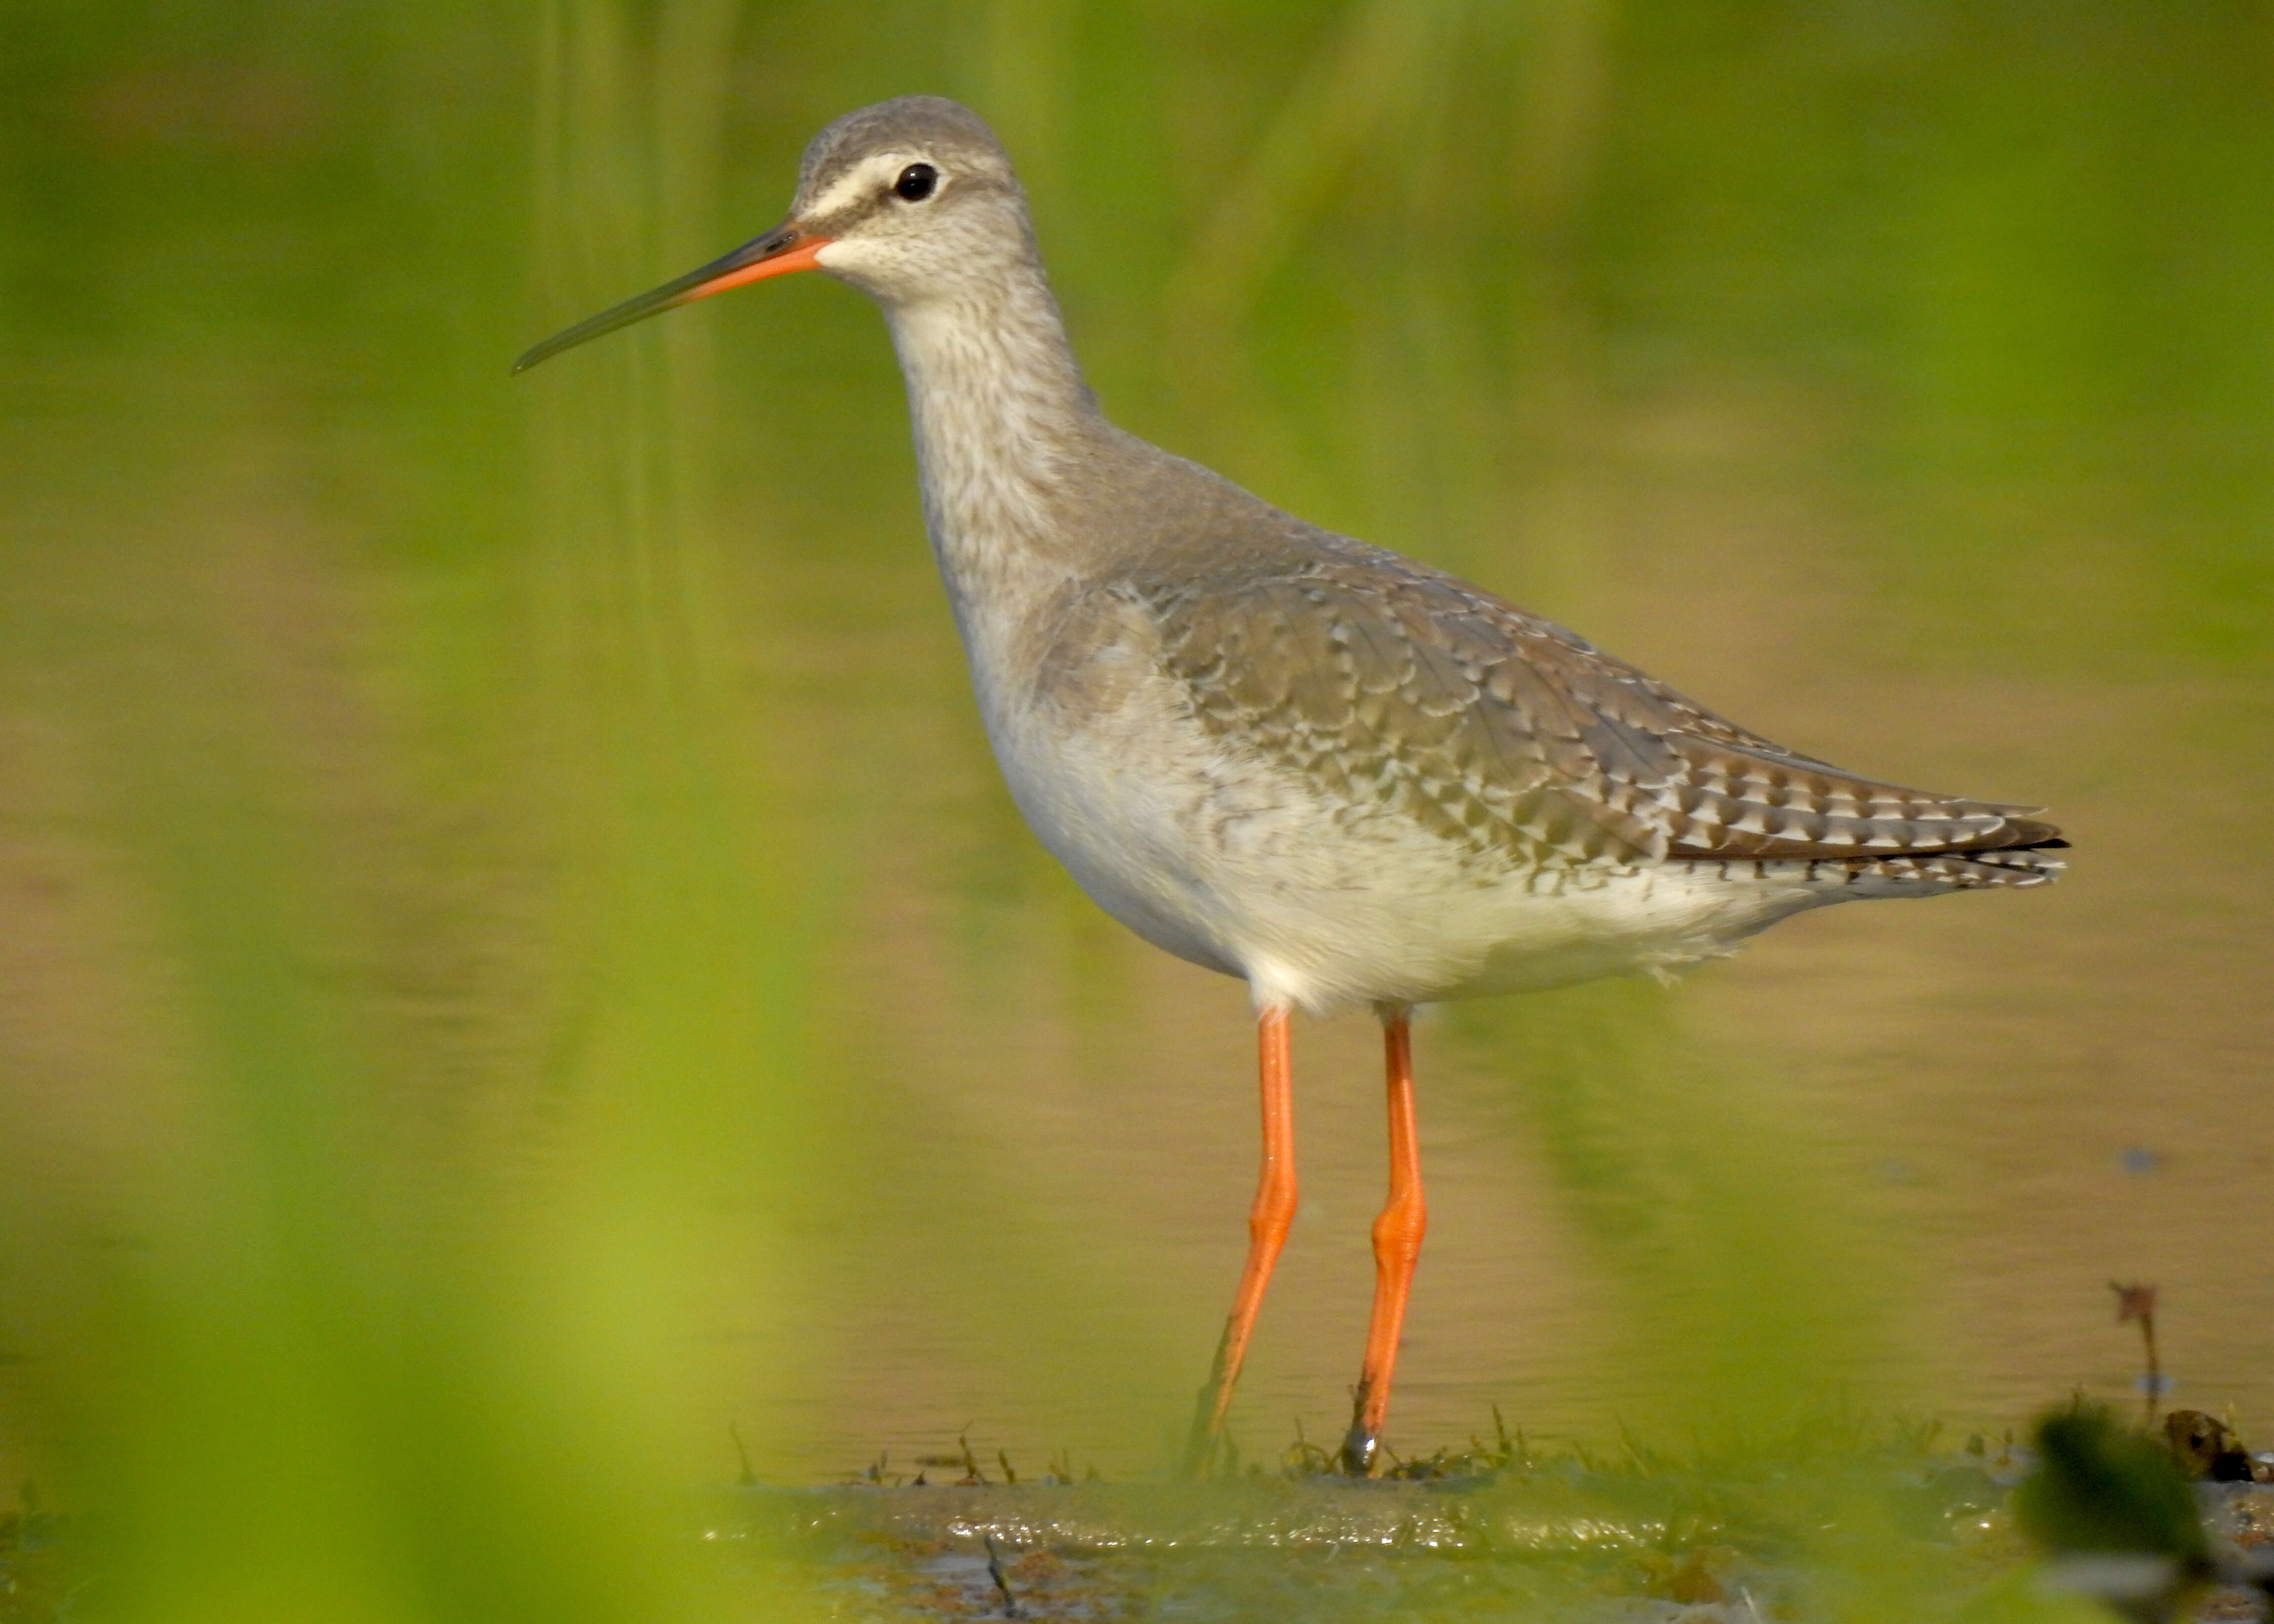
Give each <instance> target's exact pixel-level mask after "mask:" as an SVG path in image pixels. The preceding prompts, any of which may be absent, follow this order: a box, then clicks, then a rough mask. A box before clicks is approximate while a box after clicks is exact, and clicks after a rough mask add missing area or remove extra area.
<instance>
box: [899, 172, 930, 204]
mask: <svg viewBox="0 0 2274 1624" xmlns="http://www.w3.org/2000/svg"><path fill="white" fill-rule="evenodd" d="M938 184H939V171H938V170H937V169H934V168H932V167H931V165H930V164H929V163H912V164H910V165H908V167H907V169H902V170H901V171H900V179H898V180H896V181H894V182H893V183H892V195H893V196H894V197H896V198H899V199H901V200H902V201H904V202H908V203H921V202H922V201H923V200H924V199H926V198H928V197H930V196H931V194H932V192H933V189H934V188H936V187H937V185H938Z"/></svg>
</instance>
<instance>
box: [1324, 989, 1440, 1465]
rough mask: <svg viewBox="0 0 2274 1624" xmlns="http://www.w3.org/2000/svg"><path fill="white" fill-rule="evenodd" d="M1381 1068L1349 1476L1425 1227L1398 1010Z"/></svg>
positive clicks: (1373, 1409) (1393, 1351)
mask: <svg viewBox="0 0 2274 1624" xmlns="http://www.w3.org/2000/svg"><path fill="white" fill-rule="evenodd" d="M1382 1056H1383V1060H1384V1063H1385V1065H1384V1069H1385V1070H1386V1071H1388V1073H1389V1201H1388V1202H1387V1203H1385V1204H1384V1205H1383V1207H1382V1212H1381V1214H1380V1215H1379V1216H1378V1217H1376V1218H1375V1219H1374V1318H1373V1319H1372V1321H1371V1322H1370V1323H1369V1324H1368V1325H1367V1333H1366V1365H1365V1367H1364V1368H1363V1369H1361V1370H1360V1371H1359V1378H1358V1391H1357V1393H1356V1394H1355V1395H1353V1398H1354V1401H1355V1402H1353V1404H1352V1414H1351V1430H1350V1434H1349V1436H1347V1437H1346V1438H1344V1440H1343V1454H1342V1468H1343V1470H1344V1471H1345V1472H1347V1473H1349V1474H1350V1475H1351V1476H1352V1477H1365V1476H1367V1474H1368V1473H1369V1472H1371V1471H1372V1470H1374V1451H1375V1449H1376V1448H1377V1447H1379V1445H1380V1443H1381V1440H1382V1418H1383V1417H1386V1416H1387V1415H1388V1414H1389V1376H1390V1372H1391V1371H1392V1370H1393V1369H1394V1368H1395V1367H1396V1365H1397V1335H1398V1332H1399V1331H1400V1330H1401V1329H1402V1328H1403V1327H1404V1324H1405V1294H1406V1291H1407V1290H1408V1289H1409V1288H1411V1287H1412V1284H1413V1265H1414V1263H1415V1262H1416V1261H1417V1260H1418V1259H1419V1258H1420V1256H1421V1236H1422V1233H1423V1231H1425V1230H1426V1229H1427V1228H1428V1227H1429V1213H1428V1209H1427V1207H1424V1206H1423V1205H1422V1202H1421V1147H1420V1145H1419V1143H1418V1142H1417V1141H1416V1139H1415V1138H1414V1133H1413V1041H1412V1027H1411V1026H1410V1024H1409V1022H1408V1019H1407V1011H1406V1010H1405V1008H1404V1006H1403V1005H1385V1006H1384V1007H1383V1009H1382Z"/></svg>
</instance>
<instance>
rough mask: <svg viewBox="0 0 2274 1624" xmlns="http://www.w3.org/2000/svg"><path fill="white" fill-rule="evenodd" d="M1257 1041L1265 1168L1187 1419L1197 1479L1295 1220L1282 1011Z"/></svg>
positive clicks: (1289, 1074) (1189, 1461)
mask: <svg viewBox="0 0 2274 1624" xmlns="http://www.w3.org/2000/svg"><path fill="white" fill-rule="evenodd" d="M1255 1039H1256V1051H1257V1061H1258V1064H1257V1070H1258V1071H1260V1072H1261V1077H1262V1092H1263V1167H1262V1171H1261V1174H1260V1176H1259V1177H1257V1179H1256V1181H1255V1200H1254V1205H1252V1206H1251V1207H1249V1208H1248V1209H1247V1267H1245V1268H1243V1269H1242V1270H1241V1271H1240V1273H1239V1293H1238V1295H1237V1296H1235V1297H1233V1298H1232V1302H1231V1318H1230V1319H1226V1320H1225V1321H1224V1336H1223V1339H1222V1340H1221V1341H1219V1342H1217V1343H1216V1361H1215V1363H1214V1364H1213V1365H1211V1366H1210V1367H1209V1380H1208V1385H1207V1386H1206V1387H1202V1388H1201V1394H1200V1407H1199V1409H1198V1410H1196V1411H1195V1413H1194V1414H1193V1436H1192V1443H1191V1445H1190V1447H1189V1448H1188V1449H1187V1451H1186V1456H1185V1468H1186V1471H1187V1472H1189V1473H1190V1474H1192V1475H1193V1476H1195V1477H1197V1476H1201V1475H1204V1474H1205V1473H1206V1472H1207V1470H1209V1466H1210V1464H1211V1463H1212V1461H1213V1457H1214V1455H1215V1454H1216V1440H1217V1438H1218V1437H1219V1436H1220V1435H1221V1434H1222V1433H1223V1432H1224V1411H1225V1410H1229V1409H1230V1408H1231V1390H1232V1388H1233V1387H1236V1386H1238V1385H1239V1367H1240V1365H1241V1364H1242V1363H1244V1362H1245V1361H1246V1357H1247V1338H1248V1335H1249V1333H1250V1332H1252V1331H1254V1328H1255V1311H1256V1310H1257V1309H1259V1308H1261V1307H1262V1306H1263V1288H1264V1287H1265V1286H1266V1285H1268V1284H1269V1283H1270V1281H1271V1266H1272V1265H1273V1264H1274V1263H1276V1262H1277V1261H1278V1260H1279V1248H1280V1247H1281V1246H1282V1245H1284V1244H1285V1243H1286V1239H1287V1229H1288V1226H1289V1225H1290V1224H1291V1223H1293V1222H1295V1108H1294V1082H1293V1068H1292V1066H1291V1064H1290V1061H1289V1055H1288V1041H1287V1011H1285V1010H1284V1009H1270V1010H1266V1011H1263V1013H1262V1014H1261V1015H1260V1016H1259V1017H1257V1019H1256V1025H1255Z"/></svg>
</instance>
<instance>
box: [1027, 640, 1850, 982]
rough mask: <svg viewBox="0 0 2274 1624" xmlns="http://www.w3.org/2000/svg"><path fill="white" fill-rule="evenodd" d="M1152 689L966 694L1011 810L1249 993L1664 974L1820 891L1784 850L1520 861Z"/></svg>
mask: <svg viewBox="0 0 2274 1624" xmlns="http://www.w3.org/2000/svg"><path fill="white" fill-rule="evenodd" d="M1165 690H1166V685H1165V683H1161V684H1160V685H1159V686H1157V687H1156V685H1155V684H1154V683H1152V682H1142V681H1141V682H1139V683H1137V684H1135V685H1133V689H1132V690H1125V693H1124V695H1123V698H1124V700H1125V703H1121V704H1118V705H1117V706H1115V707H1114V708H1113V709H1112V710H1111V711H1110V712H1108V713H1106V714H1103V715H1099V714H1097V713H1095V712H1093V713H1090V714H1088V715H1085V716H1083V717H1082V718H1081V720H1080V723H1079V725H1078V726H1071V727H1068V726H1060V725H1059V724H1058V716H1057V715H1056V713H1055V712H1054V711H1052V710H1051V708H1050V707H1049V706H1048V705H1047V704H1024V705H1021V704H1017V703H1013V704H1007V705H999V704H988V703H985V701H986V699H988V698H993V697H998V696H996V695H986V696H983V704H984V705H985V709H986V710H987V711H988V718H987V719H988V724H989V734H990V739H991V740H992V741H993V743H994V746H995V749H996V755H997V758H998V761H999V762H1000V763H1001V764H1002V767H1003V771H1004V775H1005V778H1006V779H1007V781H1008V782H1009V785H1010V787H1011V792H1012V794H1013V798H1014V799H1016V801H1018V803H1019V807H1020V811H1021V812H1022V813H1024V814H1025V816H1026V818H1027V821H1028V823H1029V824H1030V825H1031V826H1032V827H1033V829H1034V831H1035V834H1036V835H1037V836H1038V837H1039V838H1041V840H1042V842H1043V845H1044V846H1046V847H1048V848H1049V849H1050V852H1051V853H1052V854H1053V855H1054V856H1056V857H1057V858H1058V861H1060V862H1062V863H1064V864H1065V867H1066V868H1067V869H1068V871H1069V872H1071V873H1072V874H1073V877H1074V879H1075V880H1076V882H1077V883H1080V884H1081V887H1082V889H1083V890H1084V891H1087V892H1088V894H1089V896H1090V897H1091V898H1093V899H1095V900H1096V902H1097V903H1098V905H1099V906H1102V907H1103V908H1104V909H1105V910H1106V911H1107V912H1108V913H1110V914H1112V915H1113V916H1114V917H1115V918H1117V919H1118V920H1120V921H1122V923H1124V924H1126V925H1127V926H1128V927H1129V928H1130V929H1133V930H1134V931H1135V932H1136V933H1137V934H1138V935H1140V936H1143V937H1144V938H1145V939H1146V940H1148V941H1149V942H1151V943H1153V944H1156V946H1159V947H1162V948H1163V949H1165V950H1167V951H1170V952H1171V953H1174V954H1176V955H1177V956H1178V957H1179V958H1182V959H1189V960H1190V961H1192V962H1193V963H1194V964H1199V965H1203V966H1207V967H1209V968H1210V969H1213V970H1220V971H1223V972H1224V973H1225V974H1232V975H1239V976H1243V977H1245V978H1246V980H1247V981H1249V982H1250V983H1251V984H1253V986H1254V989H1255V993H1256V996H1257V997H1258V999H1259V1000H1261V1001H1266V1002H1288V1003H1293V1004H1299V1005H1301V1006H1302V1007H1303V1008H1305V1009H1306V1010H1310V1011H1314V1012H1316V1011H1324V1010H1328V1009H1333V1008H1337V1007H1340V1006H1345V1005H1349V1004H1363V1003H1400V1004H1411V1003H1420V1002H1426V1001H1429V1000H1434V999H1440V998H1451V997H1463V996H1471V995H1474V994H1480V993H1488V992H1502V991H1514V990H1518V989H1530V988H1542V987H1554V986H1562V985H1566V984H1569V983H1571V982H1575V981H1590V980H1593V979H1594V978H1596V977H1599V976H1605V975H1618V974H1631V973H1634V972H1637V971H1647V972H1659V973H1662V972H1664V971H1667V970H1669V969H1672V968H1674V967H1676V966H1681V965H1684V964H1690V963H1695V962H1696V961H1698V960H1699V959H1706V958H1712V957H1715V956H1717V955H1719V954H1721V953H1724V952H1727V951H1728V950H1729V945H1730V944H1732V943H1734V942H1735V941H1736V940H1737V939H1739V938H1741V937H1743V936H1749V935H1751V933H1752V932H1754V931H1756V930H1758V929H1762V928H1763V927H1764V926H1766V925H1768V924H1770V923H1773V921H1776V920H1778V919H1780V918H1782V917H1784V916H1785V915H1786V914H1790V913H1793V912H1796V911H1797V910H1798V909H1801V908H1804V907H1808V906H1813V905H1814V904H1816V903H1818V902H1823V901H1829V900H1834V899H1835V897H1834V895H1833V894H1830V893H1827V892H1826V891H1824V890H1822V889H1821V888H1818V887H1815V886H1811V885H1808V884H1805V883H1803V882H1802V879H1801V875H1802V873H1803V871H1804V865H1799V864H1795V865H1790V866H1789V867H1790V868H1791V870H1792V873H1791V875H1790V876H1788V883H1778V880H1777V879H1776V878H1774V877H1772V878H1770V879H1767V880H1766V881H1765V880H1763V879H1760V878H1757V877H1752V876H1751V870H1750V868H1749V869H1748V877H1747V878H1746V879H1745V880H1743V881H1733V880H1730V879H1727V878H1723V877H1721V875H1720V873H1719V872H1718V870H1717V869H1714V868H1705V869H1703V870H1702V871H1701V869H1700V868H1698V867H1697V866H1694V865H1691V864H1688V863H1680V862H1676V863H1670V864H1650V865H1638V866H1629V867H1602V868H1589V869H1582V870H1579V871H1577V872H1569V871H1564V872H1558V871H1547V872H1527V871H1525V870H1521V869H1518V868H1516V867H1515V866H1514V865H1513V864H1512V863H1510V861H1508V860H1507V859H1506V858H1504V857H1502V856H1498V855H1485V856H1480V854H1478V853H1475V852H1474V851H1472V850H1471V849H1468V848H1465V847H1464V846H1459V845H1457V844H1456V843H1453V842H1449V841H1447V840H1445V839H1443V838H1441V837H1440V836H1438V835H1436V834H1434V833H1433V832H1431V831H1427V830H1426V829H1423V828H1422V827H1420V826H1419V825H1417V824H1415V823H1412V822H1411V821H1409V820H1407V819H1405V818H1404V817H1402V816H1397V815H1395V814H1391V813H1387V812H1382V811H1379V810H1366V809H1361V808H1353V807H1348V806H1340V807H1338V806H1337V805H1335V804H1334V803H1332V802H1330V801H1326V800H1324V799H1322V798H1321V795H1320V794H1319V793H1318V792H1317V790H1316V789H1315V788H1314V787H1313V786H1310V785H1308V784H1307V783H1306V782H1304V781H1303V780H1301V779H1299V778H1296V777H1295V776H1294V775H1292V774H1291V773H1286V772H1283V771H1279V770H1276V769H1275V768H1273V767H1271V766H1269V764H1267V763H1262V762H1261V761H1260V760H1258V759H1256V758H1254V757H1252V756H1239V755H1236V754H1234V753H1232V752H1231V751H1229V750H1227V749H1226V748H1224V745H1223V744H1222V743H1221V742H1220V741H1217V740H1216V739H1214V738H1211V737H1210V736H1209V735H1208V734H1206V733H1204V732H1203V731H1202V730H1201V727H1200V726H1198V725H1197V724H1196V723H1194V722H1193V721H1191V720H1190V719H1189V718H1187V717H1186V716H1185V715H1183V714H1182V713H1181V709H1180V707H1178V705H1177V704H1176V703H1174V695H1173V694H1172V693H1170V692H1168V691H1165ZM1780 867H1783V866H1782V865H1780Z"/></svg>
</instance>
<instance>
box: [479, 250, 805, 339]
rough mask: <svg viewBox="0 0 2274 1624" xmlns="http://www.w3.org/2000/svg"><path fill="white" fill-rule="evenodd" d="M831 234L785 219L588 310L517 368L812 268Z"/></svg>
mask: <svg viewBox="0 0 2274 1624" xmlns="http://www.w3.org/2000/svg"><path fill="white" fill-rule="evenodd" d="M831 240H832V239H830V238H828V237H816V236H814V235H812V234H811V233H810V232H809V231H807V230H806V229H805V228H804V227H803V226H801V225H799V224H798V223H797V222H795V221H794V220H790V221H784V222H782V223H781V224H780V225H778V226H776V227H775V228H774V229H772V230H771V231H769V232H767V233H766V234H765V235H764V237H754V238H753V239H751V240H750V241H749V242H747V243H745V244H742V246H741V247H740V248H737V249H735V250H734V252H732V253H729V254H723V255H721V256H720V257H719V258H718V259H713V260H712V261H711V263H710V264H708V265H701V266H697V267H696V268H695V269H693V270H691V271H689V272H688V273H687V274H686V275H684V276H681V277H679V278H677V279H676V280H675V281H672V282H666V283H664V284H663V286H661V287H660V288H651V289H648V290H647V291H646V292H645V293H643V294H639V295H637V296H636V297H632V298H629V299H626V300H625V301H624V302H623V303H622V304H621V305H614V306H611V307H610V308H609V309H606V310H604V311H602V312H600V313H599V315H597V316H588V317H586V318H585V319H584V320H582V321H580V322H578V323H577V324H576V326H575V327H568V328H565V329H563V330H562V331H561V332H558V333H555V334H554V335H553V336H552V337H550V338H548V339H546V341H545V342H543V343H541V344H538V345H536V346H534V347H533V348H531V349H530V350H526V351H524V352H523V355H522V357H521V359H519V360H518V361H516V362H515V363H514V364H513V370H514V371H515V372H527V371H528V370H529V369H530V368H531V367H532V366H535V365H537V364H538V362H539V361H549V360H551V359H552V358H553V357H554V356H557V355H559V354H560V353H561V351H562V350H574V349H575V348H576V346H577V345H579V344H581V343H583V342H585V341H586V340H587V339H593V338H598V337H599V336H600V335H602V334H603V333H613V332H614V331H615V330H616V329H617V328H618V327H629V326H631V324H632V323H633V322H635V321H644V320H647V319H648V318H649V317H650V316H653V315H658V314H660V313H661V312H664V311H666V310H672V309H675V308H676V307H678V306H679V305H686V304H691V303H692V302H693V301H695V300H697V299H703V298H708V297H711V295H712V294H714V293H724V292H726V290H727V289H729V288H739V287H741V286H742V284H743V283H744V282H759V281H763V280H764V278H766V277H768V276H786V275H787V274H789V273H790V272H792V271H809V270H811V269H813V268H814V267H816V266H817V265H818V264H819V263H820V260H819V259H818V258H817V256H818V255H819V254H820V252H821V251H822V250H823V249H825V248H826V247H828V246H829V244H830V242H831Z"/></svg>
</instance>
